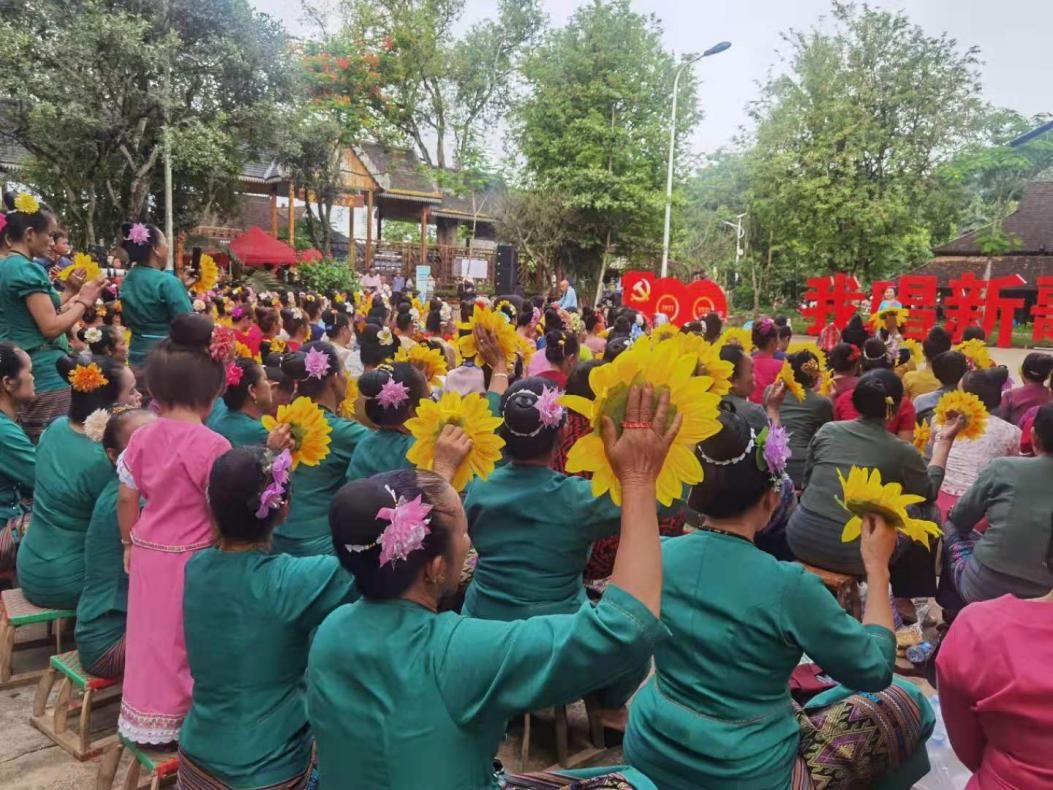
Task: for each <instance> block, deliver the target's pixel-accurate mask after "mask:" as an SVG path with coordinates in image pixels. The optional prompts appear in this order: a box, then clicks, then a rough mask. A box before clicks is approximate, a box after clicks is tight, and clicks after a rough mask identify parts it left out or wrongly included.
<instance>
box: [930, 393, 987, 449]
mask: <svg viewBox="0 0 1053 790" xmlns="http://www.w3.org/2000/svg"><path fill="white" fill-rule="evenodd" d="M952 411H956V412H959V413H961V414H962V415H964V417H965V427H964V428H962V430H961V432H960V433H959V434H958V437H959V438H961V439H979V438H980V437H981V436H983V435H984V431H986V430H987V408H986V407H985V406H984V402H983V401H982V400H980V399H979V398H978V397H977V396H976V395H973V394H972V393H971V392H961V391H960V390H953V391H951V392H948V393H947V394H946V395H943V396H941V397H940V399H939V400H938V401H937V402H936V411H935V412H934V413H933V415H932V420H933V422H935V423H938V424H939V425H946V424H947V413H948V412H952Z"/></svg>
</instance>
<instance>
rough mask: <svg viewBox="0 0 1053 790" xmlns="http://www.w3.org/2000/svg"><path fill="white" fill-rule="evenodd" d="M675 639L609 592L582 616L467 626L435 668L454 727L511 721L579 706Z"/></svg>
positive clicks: (455, 630)
mask: <svg viewBox="0 0 1053 790" xmlns="http://www.w3.org/2000/svg"><path fill="white" fill-rule="evenodd" d="M668 634H669V632H668V631H667V630H666V628H665V626H664V625H662V623H661V621H660V620H658V619H657V618H656V617H654V616H653V615H652V614H651V612H650V611H649V610H648V609H647V607H645V606H644V605H643V604H642V603H640V602H639V601H638V600H636V599H635V598H634V597H633V596H631V595H629V593H627V592H625V591H624V590H621V589H619V588H618V587H614V586H611V587H608V588H607V592H606V593H604V596H603V599H602V600H601V601H600V603H599V605H597V606H592V605H591V604H586V605H584V606H582V608H581V609H579V610H578V612H577V613H576V614H566V615H563V614H560V615H545V616H540V617H531V618H530V619H528V620H517V621H513V622H508V623H505V622H498V621H495V620H493V621H492V620H476V619H473V618H468V617H464V618H459V619H458V620H457V621H456V624H455V625H454V626H453V627H452V628H451V630H450V632H449V634H448V635H447V637H446V644H445V648H444V650H443V651H442V653H441V654H440V655H439V656H437V665H436V666H435V668H434V672H435V677H436V680H437V682H438V684H439V692H440V693H441V694H442V697H443V700H444V702H445V703H446V707H447V710H448V711H449V713H450V715H451V717H452V718H453V719H454V721H456V722H458V723H459V724H462V725H466V724H471V723H473V722H477V721H480V720H483V721H487V722H499V721H504V720H506V719H508V718H510V717H511V716H514V715H516V714H518V713H522V712H523V711H525V710H536V709H538V708H544V707H547V706H549V705H555V704H558V703H561V702H566V701H567V700H571V699H577V698H580V697H581V696H583V695H585V694H588V693H590V692H592V691H594V690H596V689H598V688H602V687H603V686H605V685H608V684H609V683H610V682H611V681H612V680H614V679H616V678H618V677H619V676H621V675H622V674H624V673H625V672H628V671H629V670H631V669H634V668H636V667H638V666H640V665H641V664H643V663H644V662H645V661H646V660H647V659H648V658H649V657H650V656H651V654H652V653H653V652H654V646H655V644H656V643H657V642H659V641H660V640H662V639H664V638H665V637H666V636H668Z"/></svg>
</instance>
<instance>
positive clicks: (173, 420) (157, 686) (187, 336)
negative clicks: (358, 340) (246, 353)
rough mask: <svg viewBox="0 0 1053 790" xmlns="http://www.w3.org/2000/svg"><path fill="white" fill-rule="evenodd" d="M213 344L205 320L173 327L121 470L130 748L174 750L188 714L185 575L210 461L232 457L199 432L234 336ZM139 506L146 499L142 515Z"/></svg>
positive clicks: (124, 721) (181, 319)
mask: <svg viewBox="0 0 1053 790" xmlns="http://www.w3.org/2000/svg"><path fill="white" fill-rule="evenodd" d="M216 335H217V336H216V337H215V338H214V337H213V324H212V321H211V320H210V319H208V318H206V317H204V316H200V315H194V314H191V313H187V314H184V315H180V316H177V317H176V319H175V320H174V321H172V326H171V335H170V337H169V338H168V339H166V340H163V341H161V343H159V344H158V345H157V346H156V347H155V348H154V350H153V351H152V352H151V354H150V357H149V359H148V360H147V364H146V380H147V384H148V386H149V389H150V393H151V395H152V396H153V398H154V402H155V403H156V404H157V405H158V407H159V414H160V419H159V420H157V421H156V422H153V423H151V424H150V425H147V426H145V427H143V428H141V429H140V430H138V431H136V432H135V434H134V435H133V436H132V438H131V440H130V441H129V443H128V446H127V448H126V449H125V451H124V452H123V453H122V454H121V456H120V457H119V458H118V461H117V473H118V476H119V478H120V481H121V486H120V494H119V500H118V505H117V517H118V522H119V524H120V528H121V539H122V542H123V543H124V544H125V552H124V559H125V569H126V570H127V571H128V573H129V588H128V628H127V635H126V637H125V640H126V641H125V645H126V646H125V673H124V690H123V695H122V699H121V713H120V718H119V720H118V729H119V730H120V732H121V734H122V735H124V736H125V737H126V738H128V739H129V740H131V741H134V742H135V743H142V744H164V743H171V742H173V741H177V740H178V739H179V729H180V727H181V726H182V724H183V716H184V715H185V714H186V712H187V710H188V709H189V707H190V697H191V691H192V689H193V681H192V679H191V677H190V670H189V668H188V666H187V657H186V646H185V644H184V641H183V569H184V567H185V566H186V563H187V562H188V561H189V559H190V558H191V557H192V556H193V555H194V552H196V551H199V550H200V549H203V548H206V547H207V546H210V545H212V542H213V534H212V526H211V522H210V520H209V513H208V502H207V501H206V499H205V489H206V486H207V483H208V476H209V472H210V471H211V469H212V462H213V461H214V460H215V459H216V458H218V457H219V456H220V455H222V454H223V453H225V452H226V451H227V450H229V449H230V442H228V441H227V440H226V439H224V438H223V437H222V436H220V435H219V434H217V433H213V432H212V431H210V430H209V429H208V428H206V427H205V426H204V425H203V424H202V423H203V421H204V419H205V417H207V416H208V413H209V411H210V410H211V408H212V404H213V402H214V401H215V399H216V398H217V397H218V396H219V394H220V393H221V392H222V390H223V387H224V383H225V380H226V368H225V364H224V361H223V360H224V358H225V357H226V355H227V354H229V353H230V352H232V351H233V345H234V338H233V332H232V331H231V330H224V329H223V328H222V327H220V328H219V329H218V331H217V332H216ZM223 341H225V344H224V342H223ZM210 344H211V346H212V352H213V353H214V354H215V356H216V357H217V358H218V359H213V357H212V355H211V354H210ZM285 437H286V438H287V434H285ZM279 441H281V438H279ZM140 499H145V500H146V506H145V507H144V508H143V510H142V512H141V513H140V510H139V502H140Z"/></svg>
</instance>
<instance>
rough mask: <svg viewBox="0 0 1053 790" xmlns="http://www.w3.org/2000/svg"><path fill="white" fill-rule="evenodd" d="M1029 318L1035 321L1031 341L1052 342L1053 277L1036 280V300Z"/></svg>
mask: <svg viewBox="0 0 1053 790" xmlns="http://www.w3.org/2000/svg"><path fill="white" fill-rule="evenodd" d="M1031 317H1032V318H1034V319H1035V326H1034V330H1033V332H1032V335H1031V339H1032V340H1033V341H1034V342H1036V343H1041V342H1042V341H1044V340H1053V277H1039V278H1038V300H1037V301H1036V302H1035V305H1034V307H1032V308H1031Z"/></svg>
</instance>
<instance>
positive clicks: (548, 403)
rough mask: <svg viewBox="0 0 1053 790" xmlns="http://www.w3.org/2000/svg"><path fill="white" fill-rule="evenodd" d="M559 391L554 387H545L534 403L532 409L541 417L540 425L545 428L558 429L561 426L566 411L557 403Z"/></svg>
mask: <svg viewBox="0 0 1053 790" xmlns="http://www.w3.org/2000/svg"><path fill="white" fill-rule="evenodd" d="M560 395H561V393H560V391H559V390H558V389H556V388H555V387H546V388H545V391H544V392H543V393H542V394H541V395H540V396H539V397H538V399H537V401H536V402H535V403H534V408H535V409H537V412H538V414H539V415H541V424H542V425H544V426H545V427H546V428H558V427H559V426H560V425H562V424H563V415H564V414H565V413H566V409H564V408H563V406H562V404H561V403H560V402H559V398H560Z"/></svg>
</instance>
